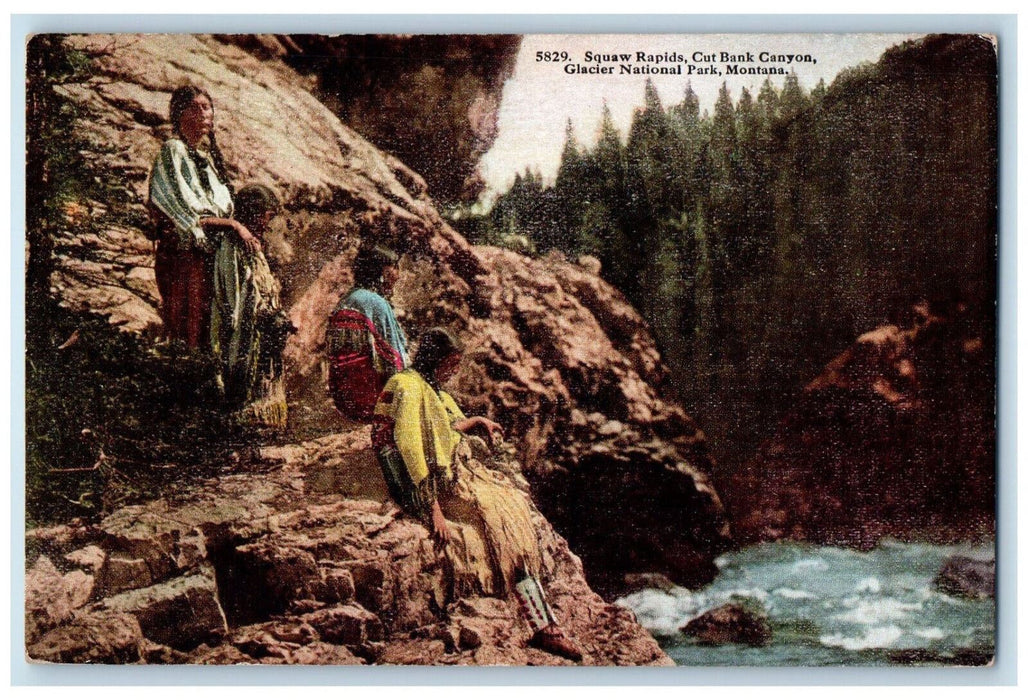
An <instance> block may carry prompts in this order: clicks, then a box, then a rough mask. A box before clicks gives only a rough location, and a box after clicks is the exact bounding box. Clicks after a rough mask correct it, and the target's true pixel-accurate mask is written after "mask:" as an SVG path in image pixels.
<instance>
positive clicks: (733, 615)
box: [681, 603, 771, 647]
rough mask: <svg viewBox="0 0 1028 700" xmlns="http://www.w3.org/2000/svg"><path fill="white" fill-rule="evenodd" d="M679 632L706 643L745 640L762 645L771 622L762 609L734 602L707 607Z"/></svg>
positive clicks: (768, 640) (751, 643)
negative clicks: (751, 608)
mask: <svg viewBox="0 0 1028 700" xmlns="http://www.w3.org/2000/svg"><path fill="white" fill-rule="evenodd" d="M681 632H682V633H683V634H685V635H687V636H689V637H695V638H696V639H698V640H700V641H701V642H706V643H707V644H749V645H750V646H756V647H760V646H765V645H766V644H768V643H769V642H770V641H771V626H770V625H768V623H767V616H766V615H765V614H764V613H763V612H759V613H758V612H754V611H752V610H749V609H747V608H745V607H744V606H742V605H739V604H738V603H728V604H726V605H722V606H720V607H717V608H714V609H713V610H708V611H707V612H705V613H703V614H702V615H700V616H699V617H697V618H694V619H692V620H690V621H689V622H688V623H686V625H685V626H684V627H682V628H681Z"/></svg>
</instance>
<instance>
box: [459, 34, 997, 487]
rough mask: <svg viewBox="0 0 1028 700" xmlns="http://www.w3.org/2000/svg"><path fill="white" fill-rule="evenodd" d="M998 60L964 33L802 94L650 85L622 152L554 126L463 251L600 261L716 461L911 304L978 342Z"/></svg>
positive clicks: (991, 254) (603, 134) (988, 309)
mask: <svg viewBox="0 0 1028 700" xmlns="http://www.w3.org/2000/svg"><path fill="white" fill-rule="evenodd" d="M995 110H996V55H995V49H994V47H993V46H992V45H991V43H990V42H989V41H988V40H986V39H984V38H979V37H970V36H968V37H960V38H956V39H955V38H954V37H929V38H927V39H925V40H923V41H921V42H918V43H917V44H908V45H903V46H898V47H894V48H893V49H891V50H889V51H888V52H886V53H885V54H884V55H883V57H882V58H881V59H880V60H879V61H878V63H876V64H873V65H871V64H865V65H861V66H856V67H853V68H850V69H847V70H846V71H844V72H843V73H842V74H840V75H839V76H838V77H837V78H836V79H835V80H834V81H833V82H832V84H831V85H830V86H826V85H825V84H824V83H823V82H821V83H818V84H817V85H816V86H814V87H813V88H812V89H807V87H806V86H804V85H802V84H801V83H800V81H799V79H798V78H797V77H796V75H794V74H793V75H789V76H787V77H786V78H785V80H784V84H783V85H782V86H781V87H780V88H778V87H776V86H775V85H773V84H772V83H771V82H770V81H765V82H764V83H763V85H762V86H761V87H760V88H759V89H758V90H754V91H750V90H746V89H743V90H742V91H741V92H740V93H739V94H738V95H733V94H731V93H730V92H729V90H728V88H727V86H726V85H724V84H723V85H722V87H721V90H720V94H719V96H718V98H717V101H716V104H714V106H713V111H712V112H711V111H710V110H701V106H700V104H699V100H698V98H697V96H696V94H695V93H694V92H693V90H692V88H691V86H686V87H685V89H684V94H683V96H682V99H681V100H680V101H679V102H677V103H675V104H664V103H663V102H662V101H661V98H660V96H659V95H658V92H657V90H656V88H655V87H654V85H653V84H652V83H650V82H647V84H646V86H645V92H644V95H643V104H642V106H641V107H639V108H637V110H636V111H635V113H634V117H633V120H632V123H631V127H630V129H629V132H628V135H627V139H624V138H622V136H621V135H620V134H619V132H618V130H617V128H616V127H615V125H614V123H613V121H612V119H611V115H610V113H609V111H608V110H607V109H606V107H605V108H604V113H603V115H602V121H601V126H600V129H599V134H598V135H597V137H596V140H595V144H594V145H591V146H587V145H583V143H582V142H580V140H579V138H578V137H577V135H576V134H575V133H574V131H573V129H572V126H571V123H570V121H569V123H568V126H567V138H566V142H565V146H564V150H563V154H562V157H561V163H560V168H559V171H558V172H557V175H556V179H555V181H554V182H553V183H552V184H547V183H545V182H544V181H543V178H542V177H541V176H540V175H539V174H538V173H537V172H533V171H531V170H528V171H526V172H525V173H524V174H521V175H518V177H517V178H516V179H515V181H514V184H513V186H512V187H511V188H510V189H509V190H508V191H507V192H506V193H504V194H502V195H501V196H500V197H499V198H498V199H497V200H496V202H495V204H494V206H493V208H492V209H491V211H490V212H489V213H488V214H486V215H484V216H481V217H479V218H477V219H475V218H471V219H468V218H464V219H463V220H461V221H458V222H457V223H458V225H459V226H460V227H461V228H462V229H463V230H464V232H465V233H466V234H467V235H468V236H469V237H470V238H472V240H475V241H477V242H483V243H502V242H504V241H518V242H519V243H520V246H521V247H524V246H525V245H527V246H529V247H531V248H533V249H534V250H535V251H536V252H538V253H539V254H544V253H547V252H549V251H554V250H556V251H559V252H560V253H563V254H564V255H566V256H567V257H569V258H571V259H575V258H577V257H578V256H581V255H591V256H595V257H596V258H598V259H599V260H600V262H601V264H602V272H601V274H602V276H603V277H604V278H605V279H606V280H607V281H608V282H610V283H611V284H613V285H614V286H616V287H617V288H618V289H620V290H621V291H622V292H623V293H624V294H625V295H626V296H627V297H628V298H629V299H630V301H631V302H632V303H633V304H634V305H635V306H636V308H637V309H639V311H640V313H642V315H643V316H644V317H645V318H646V319H647V321H648V322H649V323H650V325H651V327H652V329H653V332H654V334H655V336H656V338H657V341H658V344H659V345H660V347H661V350H662V352H663V354H664V357H665V361H666V362H667V364H668V366H669V368H670V370H671V372H670V375H669V378H668V386H667V387H666V388H667V389H668V390H669V391H670V392H671V393H672V395H673V396H675V398H678V399H680V400H681V401H683V402H684V404H685V407H686V410H687V411H689V412H690V413H691V414H692V415H693V416H694V417H696V418H697V419H698V421H699V422H700V424H701V425H703V426H704V427H705V429H706V430H707V432H708V437H709V438H710V439H712V440H713V443H714V448H715V451H716V453H717V457H719V458H720V460H721V461H722V463H723V464H725V466H726V468H731V466H732V464H733V463H736V464H737V461H736V460H738V459H742V458H744V457H745V455H746V453H749V452H751V450H752V449H753V448H755V447H756V445H757V443H758V442H759V440H760V439H761V437H763V436H767V435H768V434H769V432H770V430H771V428H772V427H773V422H774V421H775V420H777V419H779V418H780V417H781V416H782V415H783V414H784V413H785V412H786V411H787V410H788V408H789V406H790V404H791V403H792V402H793V400H794V398H795V396H796V392H798V391H799V390H801V389H802V387H803V385H804V384H805V383H806V382H808V381H810V380H811V379H813V378H814V377H815V376H817V374H818V373H819V372H820V371H821V368H822V367H823V366H824V364H825V363H827V362H828V361H829V360H831V359H832V357H833V356H835V355H836V354H837V353H839V352H840V351H842V350H843V349H845V348H846V347H847V346H848V345H850V344H851V343H852V342H853V341H854V340H855V339H856V337H857V336H859V335H860V334H862V333H864V332H866V331H869V330H871V329H873V328H875V327H877V326H879V325H882V324H883V323H889V322H893V323H903V322H904V318H905V315H906V314H907V313H908V312H909V310H910V308H911V307H912V305H913V304H915V303H917V302H920V301H928V302H930V303H932V304H942V305H952V304H965V305H971V306H973V307H975V308H977V309H979V310H980V312H981V313H979V314H977V317H978V318H980V319H981V323H982V324H984V326H985V327H984V328H983V330H984V331H985V336H986V337H992V336H993V334H994V329H993V324H994V320H995V317H994V314H995V309H994V300H995V264H996V257H995V256H996V209H995V202H996V174H997V173H996V168H997V157H996V156H997V153H996V148H997V145H996V143H997V142H996V139H997V127H996V111H995Z"/></svg>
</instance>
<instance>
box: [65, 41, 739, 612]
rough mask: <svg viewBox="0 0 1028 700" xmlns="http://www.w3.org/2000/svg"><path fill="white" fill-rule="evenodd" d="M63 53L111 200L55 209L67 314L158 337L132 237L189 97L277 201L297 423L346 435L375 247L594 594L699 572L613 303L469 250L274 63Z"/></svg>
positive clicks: (576, 272)
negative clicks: (348, 338)
mask: <svg viewBox="0 0 1028 700" xmlns="http://www.w3.org/2000/svg"><path fill="white" fill-rule="evenodd" d="M69 42H70V43H71V44H72V45H74V46H76V47H78V48H79V49H81V50H84V51H85V52H87V53H88V54H90V55H91V56H93V59H92V68H93V72H94V76H95V77H94V78H93V79H91V80H90V81H87V82H84V83H79V84H70V85H66V86H64V87H62V88H61V90H62V92H63V94H64V95H65V96H66V97H67V99H68V100H69V101H70V102H71V103H72V104H73V105H74V106H75V108H76V109H77V110H78V112H79V117H78V122H77V125H78V127H77V134H78V136H79V138H81V139H83V140H84V142H85V144H86V145H85V146H84V151H85V155H86V159H87V166H88V167H89V168H90V169H91V172H92V173H93V176H95V177H98V178H108V179H110V180H113V181H119V182H123V183H124V186H125V194H124V197H123V198H121V199H119V201H117V202H113V203H112V202H97V201H77V202H73V203H71V204H70V205H69V206H68V207H67V211H68V217H67V218H68V226H67V230H66V231H64V232H63V233H62V235H61V236H60V238H59V240H57V241H56V246H55V250H56V254H57V258H56V269H55V271H54V274H53V276H52V281H53V291H54V293H55V294H56V295H57V296H58V297H59V298H60V299H62V301H63V302H64V303H66V304H68V305H70V306H73V307H76V308H79V307H81V308H85V309H88V310H91V311H96V312H99V313H103V314H107V315H109V316H110V317H111V320H112V322H113V323H117V324H120V325H121V326H122V327H123V328H125V329H127V330H133V331H142V330H146V329H148V328H150V329H153V327H154V326H155V325H156V324H157V323H158V320H157V314H156V303H157V294H156V288H155V285H154V282H153V270H152V256H151V255H150V254H149V244H148V243H147V241H146V240H145V239H144V237H143V235H142V232H141V226H142V224H141V223H140V222H141V221H143V220H145V217H144V216H143V202H144V201H145V195H146V175H147V172H148V169H149V166H150V162H151V160H152V158H153V157H154V155H155V154H156V153H157V151H158V149H159V145H160V143H161V141H162V139H163V138H165V137H166V136H167V135H168V127H167V126H166V124H165V123H164V122H165V116H164V115H165V113H166V110H167V101H168V96H169V93H170V91H171V90H172V89H174V87H176V86H177V85H179V84H182V83H184V82H193V83H197V84H200V85H203V86H205V87H207V88H208V90H209V91H210V92H211V93H212V96H213V98H214V105H215V121H216V125H215V127H216V130H217V133H218V136H219V143H220V145H221V147H222V150H223V151H224V152H225V155H226V158H227V160H228V162H229V164H230V165H231V166H232V167H233V176H234V178H235V181H236V182H237V183H239V184H242V183H244V182H248V181H259V182H264V183H267V184H269V185H271V186H273V187H274V188H275V189H276V190H277V191H278V192H279V193H280V194H281V195H282V197H283V199H284V201H285V204H286V208H287V211H286V214H285V215H284V216H283V217H280V219H281V221H280V222H279V223H278V226H279V228H278V229H277V231H276V232H275V233H274V235H273V236H272V240H270V241H269V243H268V249H269V254H270V257H271V258H272V262H273V265H274V266H275V267H276V270H277V274H278V275H279V278H280V280H281V281H282V283H283V303H284V305H285V306H286V308H287V309H288V310H289V314H290V316H291V317H292V319H293V322H294V323H295V324H296V325H297V326H298V327H299V329H300V333H299V334H297V335H296V336H294V337H293V338H292V340H291V341H290V345H289V347H288V348H287V361H288V366H289V368H288V371H289V383H290V395H291V397H292V400H293V402H294V406H293V410H292V420H293V422H294V427H296V428H299V429H305V430H308V429H309V430H314V429H317V430H321V431H335V430H340V429H343V428H346V427H348V426H347V424H346V423H345V422H344V421H343V420H342V419H341V418H340V417H339V416H338V415H337V414H335V413H334V411H333V410H332V408H331V405H330V403H329V402H328V400H327V399H326V396H325V387H324V384H325V380H324V373H323V349H324V348H323V338H324V329H325V319H326V317H327V315H328V314H329V312H330V310H331V309H332V307H333V306H334V304H335V303H336V300H337V299H338V298H339V296H340V295H341V294H342V293H344V292H345V290H346V289H347V287H348V286H349V284H350V267H349V263H350V261H351V259H352V255H353V253H354V251H355V249H356V247H357V245H358V244H359V243H360V241H361V240H376V241H382V242H386V243H388V244H390V245H392V246H394V247H396V248H397V249H398V250H400V251H403V252H405V253H407V255H406V257H405V261H404V266H403V274H402V277H401V281H400V285H399V288H398V291H397V293H396V295H395V304H396V306H397V309H398V312H399V315H400V317H401V320H402V322H403V323H404V324H405V326H406V328H407V330H408V332H409V334H410V335H411V337H412V338H416V337H417V334H418V333H419V332H420V330H422V329H424V328H427V327H429V326H432V325H440V324H441V325H445V326H448V327H449V328H450V329H451V330H453V331H455V332H456V333H458V335H460V336H461V337H462V338H463V340H464V342H465V343H466V345H467V347H468V355H469V360H470V361H469V362H467V363H466V366H465V369H464V370H463V371H462V373H461V375H460V376H459V377H458V378H457V381H456V383H455V394H456V395H457V396H458V399H459V400H460V401H462V403H463V404H464V405H465V406H467V408H468V409H469V410H470V411H476V412H478V411H480V412H484V413H487V414H489V415H491V416H492V417H493V418H496V419H498V420H500V421H501V422H502V423H503V424H504V425H505V426H507V429H508V432H509V435H510V436H512V437H514V438H516V440H515V444H516V445H517V446H518V450H519V454H518V456H519V458H520V459H521V461H522V463H523V464H524V470H525V473H526V475H527V476H528V478H529V480H530V481H531V482H532V483H533V484H534V485H536V486H537V487H538V488H537V489H536V497H537V499H538V503H539V504H540V507H541V508H542V510H543V512H544V514H546V515H547V516H549V517H552V518H553V520H554V522H555V524H556V526H557V527H558V529H559V530H560V531H561V533H562V534H563V535H564V536H566V537H567V538H568V540H569V541H570V543H571V546H572V548H573V549H574V550H575V551H579V552H580V553H581V555H582V556H583V559H584V561H585V565H586V570H587V572H588V573H589V576H590V579H591V580H593V579H595V581H596V585H597V586H598V588H599V589H600V590H602V591H603V592H604V593H607V592H608V590H609V592H613V591H614V590H616V589H617V588H618V587H619V586H620V585H621V582H622V578H623V574H624V573H627V572H633V571H657V572H660V573H664V574H666V575H668V576H670V577H672V578H673V579H675V580H676V581H678V582H680V583H684V584H689V585H696V584H699V583H702V582H704V581H707V580H709V579H710V578H711V577H712V576H713V574H714V572H715V569H714V567H713V564H712V561H713V557H714V556H715V555H716V554H717V553H718V552H719V551H721V550H722V549H723V548H724V547H725V546H726V544H727V541H728V529H727V523H726V521H725V519H724V514H723V509H722V507H721V504H720V501H719V499H718V497H717V495H716V493H715V492H714V490H713V489H712V488H711V487H710V485H709V483H708V480H707V477H706V476H705V472H707V471H708V470H709V468H710V466H711V464H710V461H709V459H708V457H707V456H706V450H705V442H704V437H703V435H702V433H701V431H699V429H698V428H697V427H696V426H695V425H694V424H693V423H692V421H691V420H690V419H689V418H688V416H686V415H685V414H684V413H683V411H682V410H681V408H679V407H678V406H676V405H674V404H670V403H668V402H666V401H664V400H663V399H661V398H660V396H659V394H658V392H657V391H656V390H655V389H654V386H656V385H657V384H658V383H659V382H660V380H661V378H662V376H663V371H664V370H663V368H662V366H661V361H660V357H659V355H658V353H657V351H656V349H655V347H654V343H653V339H652V337H651V335H650V333H649V331H648V329H647V327H646V325H645V323H644V322H643V321H642V319H641V318H640V317H639V315H638V314H637V313H636V312H635V311H634V310H633V309H632V308H631V306H630V305H628V304H627V303H626V302H625V300H624V299H623V297H622V296H621V295H620V294H619V293H618V292H617V291H616V290H614V289H613V288H611V287H610V286H609V285H606V284H605V283H603V282H602V281H601V280H600V279H599V278H598V276H596V275H595V274H593V273H592V272H589V271H587V270H586V269H585V268H584V267H579V266H576V265H570V264H568V263H565V262H563V261H561V260H558V259H546V260H537V261H533V260H529V259H527V258H523V257H521V256H518V255H515V254H513V253H509V252H503V251H497V250H491V249H487V248H475V247H473V246H471V245H469V244H468V243H467V242H466V241H465V239H464V238H463V237H461V236H460V235H459V234H458V233H456V232H455V231H454V230H453V229H452V228H451V227H450V226H448V225H447V224H446V223H445V221H444V220H443V219H442V218H441V217H440V216H439V214H438V212H437V211H436V209H435V207H434V205H433V202H432V200H431V199H430V198H429V196H428V193H427V189H426V185H425V182H424V180H422V178H421V177H420V176H418V175H417V174H416V173H414V172H413V171H411V170H410V169H409V168H407V167H406V166H405V165H403V164H402V163H400V162H399V161H398V160H396V159H395V158H392V157H390V156H386V155H383V154H382V153H381V152H379V151H378V150H376V149H375V148H374V147H373V146H371V145H370V144H369V143H368V142H367V141H365V140H364V139H362V138H361V137H360V136H358V135H357V134H356V133H355V132H354V131H352V130H351V129H349V128H348V127H347V126H345V125H344V124H342V123H340V122H339V120H338V119H337V118H336V117H335V116H334V115H333V114H332V113H331V112H330V111H329V110H328V109H327V108H326V107H325V106H324V105H322V104H321V103H320V102H319V101H318V100H317V99H315V98H314V97H313V96H312V95H311V94H310V92H308V91H307V89H305V82H304V79H303V78H302V77H300V76H298V75H297V74H296V73H295V72H294V71H293V70H291V69H290V68H288V67H287V66H286V65H284V64H283V63H282V62H281V61H279V60H277V59H259V58H257V57H255V55H253V54H252V53H249V52H247V51H244V50H243V49H241V48H239V47H237V46H234V45H228V44H225V43H223V42H221V41H219V40H217V39H216V38H213V37H204V36H121V35H119V36H107V37H102V36H83V37H71V38H70V39H69ZM306 87H309V85H308V86H306Z"/></svg>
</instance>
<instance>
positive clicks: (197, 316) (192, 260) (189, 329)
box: [154, 241, 214, 348]
mask: <svg viewBox="0 0 1028 700" xmlns="http://www.w3.org/2000/svg"><path fill="white" fill-rule="evenodd" d="M154 275H155V276H156V277H157V291H158V292H159V293H160V295H161V320H162V321H163V322H164V334H165V335H166V336H167V337H168V338H172V339H177V340H181V341H183V342H185V343H186V345H188V346H189V347H191V348H198V347H201V346H203V347H207V346H209V345H210V328H211V299H212V297H213V295H214V287H213V279H212V271H211V263H210V260H209V259H208V256H206V255H205V254H204V253H201V252H200V251H198V250H195V249H189V250H186V251H180V250H179V249H178V248H177V247H176V246H175V245H173V244H172V245H169V244H167V243H165V242H164V241H160V242H158V243H157V254H156V259H155V260H154Z"/></svg>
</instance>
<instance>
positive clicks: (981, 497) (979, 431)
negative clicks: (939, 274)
mask: <svg viewBox="0 0 1028 700" xmlns="http://www.w3.org/2000/svg"><path fill="white" fill-rule="evenodd" d="M983 318H984V315H983V314H981V313H980V312H977V311H975V310H971V309H968V308H966V307H965V306H964V305H963V304H955V305H952V307H951V308H939V307H934V308H933V307H930V306H929V305H928V304H921V305H919V306H917V307H915V308H914V309H912V311H911V313H910V314H909V318H907V319H905V320H902V321H900V322H899V323H898V324H897V325H887V326H882V327H880V328H877V329H875V330H873V331H871V332H869V333H866V334H864V335H863V336H861V337H860V338H858V339H857V342H856V344H854V345H853V346H852V347H851V348H850V349H848V350H847V351H846V352H844V353H843V354H841V355H840V356H838V357H837V358H836V359H834V360H833V361H832V362H831V363H829V365H828V366H827V367H826V368H825V370H824V372H822V373H821V375H820V376H818V377H817V378H816V379H815V380H814V381H813V382H811V383H810V384H808V385H807V386H806V387H805V389H804V391H803V394H802V396H801V397H800V398H799V400H798V402H797V405H796V406H795V408H794V409H793V410H792V411H791V412H790V413H789V415H788V416H787V417H786V418H785V420H783V421H782V423H781V425H780V426H779V428H778V430H777V432H776V434H775V435H774V437H773V438H772V439H770V440H769V441H767V442H766V443H765V444H764V445H763V446H762V448H761V450H760V452H759V454H758V455H757V456H756V457H755V458H754V459H753V460H751V461H750V462H749V463H748V464H747V466H746V468H745V469H744V470H743V471H742V472H741V473H740V474H737V475H736V476H735V478H734V479H733V480H732V481H730V482H729V483H727V484H724V485H723V492H724V493H725V494H727V496H726V497H727V500H728V502H729V506H730V509H731V511H732V513H733V526H734V528H735V531H736V535H737V536H738V537H739V538H740V539H741V540H743V541H754V540H758V541H759V540H775V539H798V540H812V541H817V542H822V543H828V544H840V545H847V546H855V547H870V546H873V545H874V544H875V543H876V542H877V541H878V540H879V539H880V538H881V537H884V536H893V537H900V538H917V539H924V540H929V541H932V540H935V541H938V540H942V541H959V540H964V539H976V538H979V537H983V536H985V537H991V536H995V503H994V498H995V435H996V433H995V429H996V427H995V387H994V385H993V383H992V382H993V377H994V376H995V374H994V370H993V362H994V350H993V347H994V346H993V343H992V340H991V338H990V337H989V334H988V330H987V328H985V327H983V321H982V319H983Z"/></svg>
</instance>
